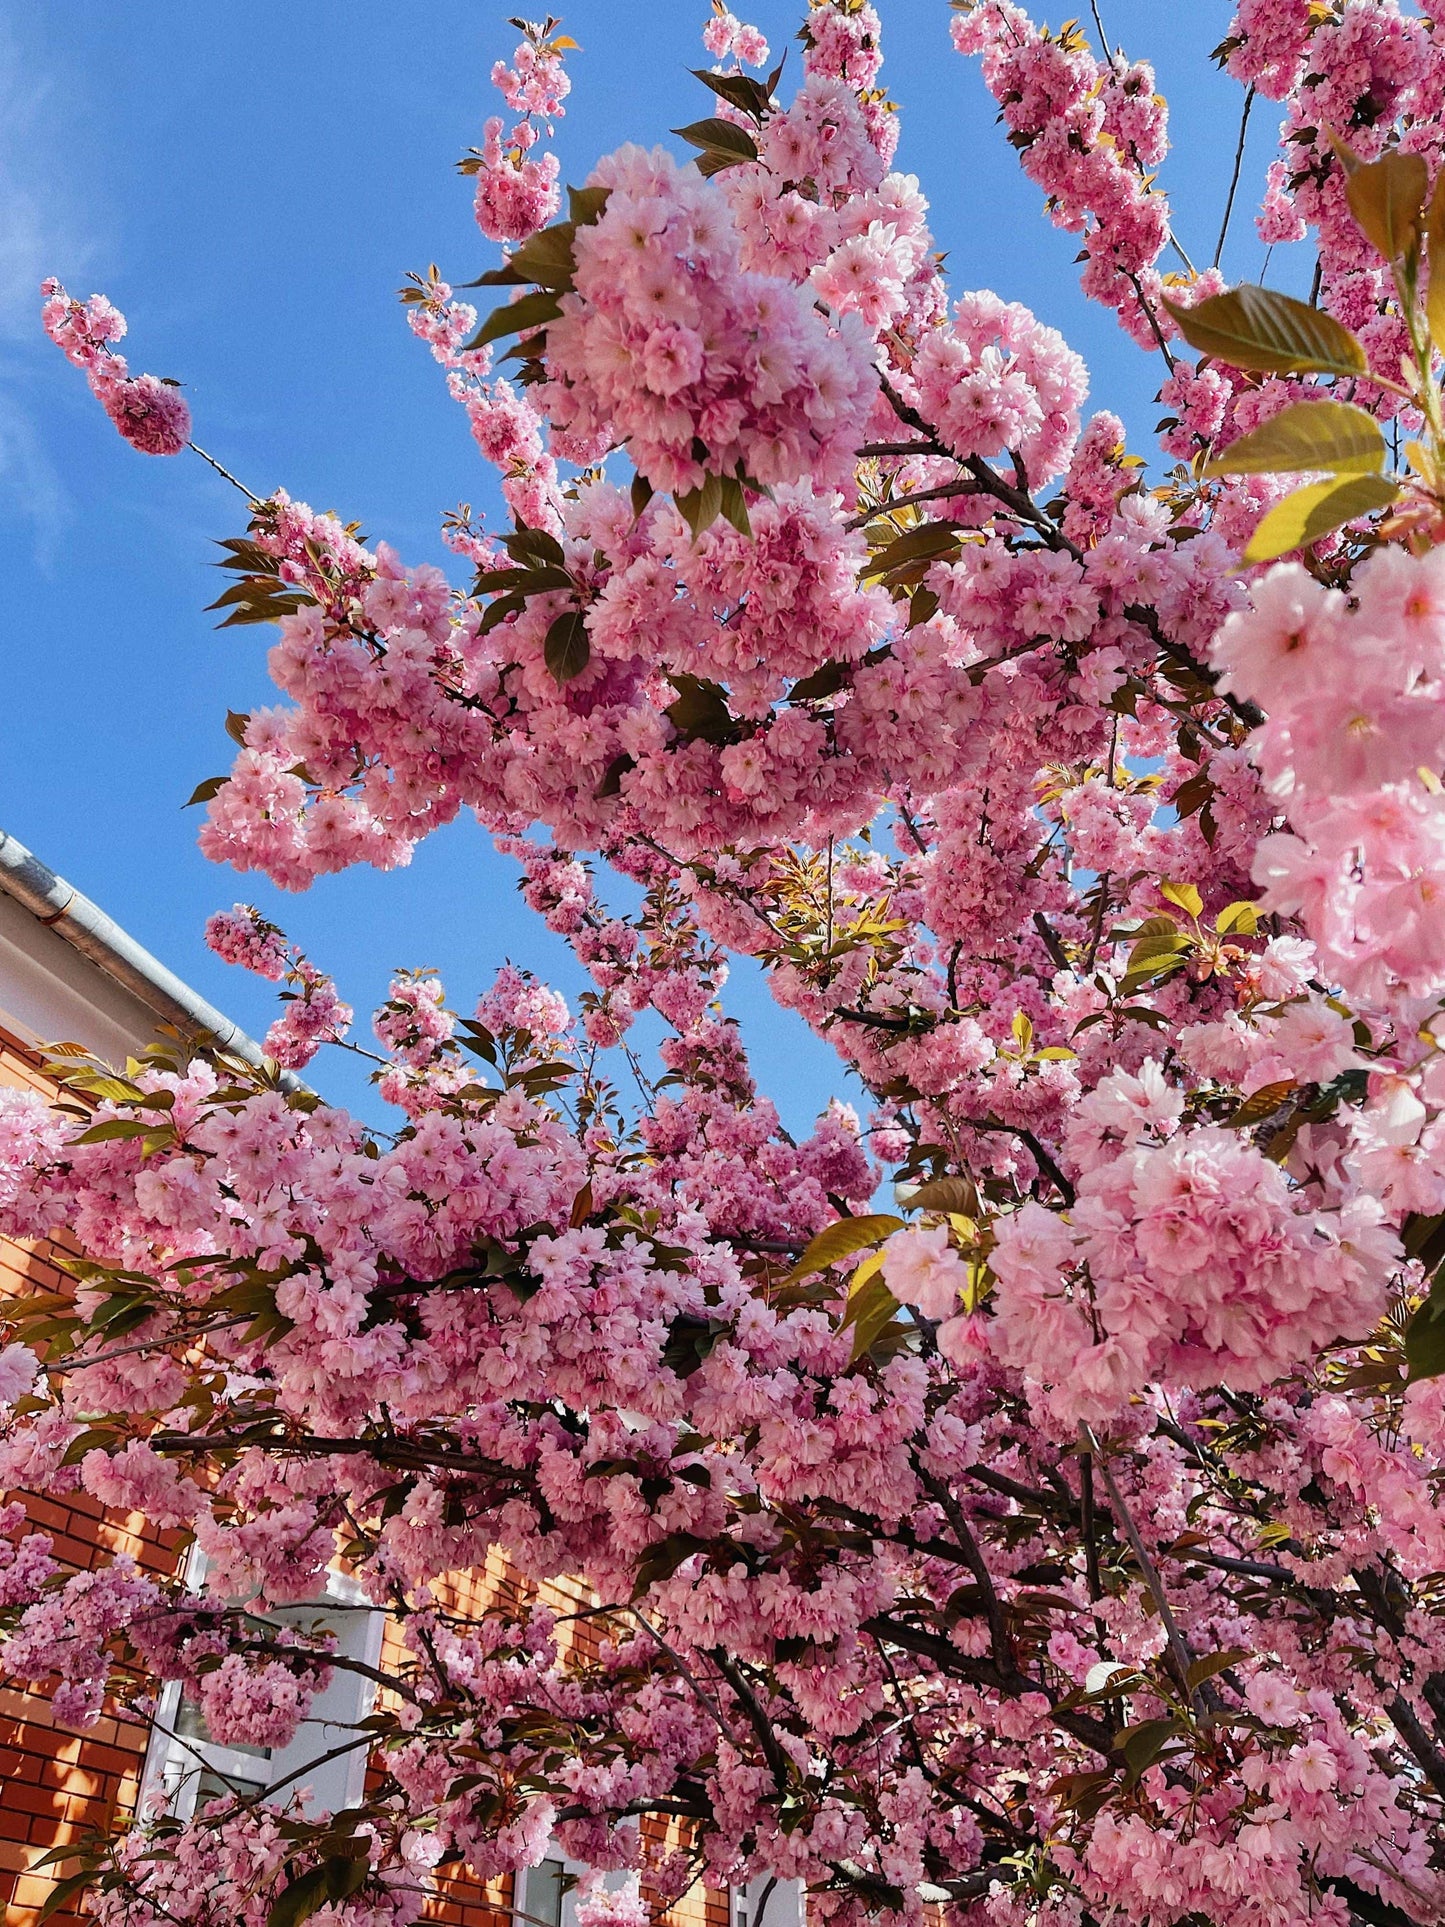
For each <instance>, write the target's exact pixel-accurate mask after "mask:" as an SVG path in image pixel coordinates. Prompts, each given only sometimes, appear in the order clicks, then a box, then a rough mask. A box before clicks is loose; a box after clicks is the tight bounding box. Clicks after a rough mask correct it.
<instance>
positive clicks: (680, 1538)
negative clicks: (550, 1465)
mask: <svg viewBox="0 0 1445 1927" xmlns="http://www.w3.org/2000/svg"><path fill="white" fill-rule="evenodd" d="M707 1543H708V1542H707V1540H706V1539H699V1538H698V1537H697V1535H696V1534H695V1533H692V1532H670V1533H668V1535H667V1537H666V1538H665V1539H659V1540H658V1542H657V1544H656V1545H655V1546H649V1547H648V1548H647V1551H646V1552H644V1553H643V1555H642V1557H641V1558H640V1559H639V1560H638V1562H637V1574H636V1580H635V1583H634V1585H633V1588H632V1597H633V1598H634V1599H641V1597H642V1595H643V1594H644V1593H645V1592H646V1591H647V1589H648V1587H649V1586H655V1585H656V1584H657V1583H658V1581H659V1580H662V1579H671V1577H672V1575H673V1574H674V1573H675V1572H676V1571H677V1569H678V1567H679V1566H680V1565H681V1564H682V1563H683V1561H684V1560H686V1559H690V1558H691V1557H692V1555H693V1554H694V1553H695V1552H702V1551H704V1550H705V1549H706V1547H707ZM271 1927H274V1923H272V1924H271Z"/></svg>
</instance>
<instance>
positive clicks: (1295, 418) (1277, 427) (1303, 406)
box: [1204, 401, 1388, 476]
mask: <svg viewBox="0 0 1445 1927" xmlns="http://www.w3.org/2000/svg"><path fill="white" fill-rule="evenodd" d="M1387 453H1388V450H1387V449H1386V446H1385V437H1384V434H1383V432H1382V431H1381V428H1380V424H1379V423H1378V422H1377V421H1376V420H1375V418H1374V416H1373V415H1367V414H1366V413H1365V411H1364V409H1363V408H1356V407H1355V405H1354V403H1353V402H1348V401H1296V402H1291V403H1290V405H1289V407H1288V408H1282V409H1281V410H1280V411H1279V413H1278V414H1277V415H1271V416H1270V418H1269V420H1268V421H1267V422H1261V423H1260V425H1259V427H1258V428H1254V429H1251V430H1250V432H1249V433H1248V434H1247V435H1241V436H1240V438H1239V440H1238V441H1237V442H1231V443H1230V444H1229V446H1228V448H1226V449H1225V450H1224V452H1223V454H1220V455H1216V456H1215V458H1214V460H1213V461H1212V462H1210V463H1209V464H1208V466H1207V467H1206V468H1205V471H1204V473H1205V474H1206V475H1209V476H1214V475H1283V474H1291V473H1296V472H1298V471H1299V470H1301V469H1311V468H1323V469H1327V470H1328V471H1329V472H1330V473H1331V474H1332V475H1357V474H1367V473H1372V474H1378V473H1379V471H1380V470H1381V469H1382V468H1383V467H1384V466H1385V456H1386V454H1387Z"/></svg>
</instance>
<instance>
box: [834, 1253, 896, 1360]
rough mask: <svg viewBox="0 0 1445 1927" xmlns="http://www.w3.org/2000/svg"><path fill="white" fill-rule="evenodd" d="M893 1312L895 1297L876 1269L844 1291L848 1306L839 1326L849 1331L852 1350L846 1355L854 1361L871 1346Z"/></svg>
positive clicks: (879, 1335) (887, 1324) (894, 1312)
mask: <svg viewBox="0 0 1445 1927" xmlns="http://www.w3.org/2000/svg"><path fill="white" fill-rule="evenodd" d="M860 1269H861V1268H860ZM897 1311H898V1300H897V1299H896V1298H895V1297H894V1296H893V1293H892V1292H891V1291H890V1290H889V1289H888V1287H887V1285H885V1284H884V1282H883V1279H882V1277H881V1275H880V1274H879V1273H878V1272H876V1271H873V1272H871V1273H870V1274H869V1276H868V1277H866V1278H865V1279H864V1280H863V1283H862V1284H861V1285H857V1286H855V1288H854V1289H853V1290H851V1291H850V1292H849V1293H848V1309H847V1311H846V1312H844V1314H843V1323H842V1327H841V1329H842V1330H843V1331H851V1332H852V1334H853V1349H852V1352H851V1353H850V1354H849V1356H850V1359H851V1360H852V1361H853V1362H854V1363H856V1362H857V1360H858V1359H860V1358H862V1356H863V1354H864V1353H865V1352H867V1351H869V1350H870V1349H871V1348H872V1346H873V1345H874V1344H875V1343H876V1341H877V1340H878V1339H879V1338H880V1337H881V1335H882V1334H883V1332H884V1331H885V1330H886V1329H887V1328H888V1326H889V1325H890V1324H891V1323H892V1321H893V1318H894V1316H895V1315H896V1313H897Z"/></svg>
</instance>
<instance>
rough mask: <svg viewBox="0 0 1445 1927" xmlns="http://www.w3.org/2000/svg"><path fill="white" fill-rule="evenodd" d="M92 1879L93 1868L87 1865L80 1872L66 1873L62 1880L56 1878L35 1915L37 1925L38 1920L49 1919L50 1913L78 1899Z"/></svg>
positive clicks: (55, 1912)
mask: <svg viewBox="0 0 1445 1927" xmlns="http://www.w3.org/2000/svg"><path fill="white" fill-rule="evenodd" d="M94 1879H95V1870H94V1868H92V1867H87V1868H86V1869H85V1870H84V1871H83V1872H82V1873H71V1874H67V1875H66V1876H65V1878H64V1880H57V1881H56V1883H55V1885H54V1886H53V1887H52V1888H51V1889H50V1892H49V1893H48V1894H47V1895H46V1896H45V1900H44V1903H43V1904H42V1906H41V1909H40V1912H39V1913H38V1914H37V1915H36V1921H37V1927H38V1923H39V1922H41V1921H46V1920H49V1919H50V1917H51V1915H52V1914H58V1913H59V1912H60V1910H61V1908H62V1907H68V1906H69V1905H70V1903H71V1901H72V1900H76V1899H78V1898H79V1896H80V1895H81V1894H83V1893H84V1892H85V1890H86V1888H87V1887H88V1886H89V1885H90V1884H91V1882H92V1881H93V1880H94Z"/></svg>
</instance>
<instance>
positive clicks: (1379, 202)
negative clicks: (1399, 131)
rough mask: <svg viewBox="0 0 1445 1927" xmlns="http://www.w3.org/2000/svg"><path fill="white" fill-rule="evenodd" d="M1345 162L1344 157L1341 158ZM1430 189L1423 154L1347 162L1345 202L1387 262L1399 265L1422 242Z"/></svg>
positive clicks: (1363, 231)
mask: <svg viewBox="0 0 1445 1927" xmlns="http://www.w3.org/2000/svg"><path fill="white" fill-rule="evenodd" d="M1341 159H1344V155H1343V154H1341ZM1429 187H1430V170H1429V168H1428V167H1427V166H1426V164H1425V157H1424V155H1423V154H1401V153H1400V152H1399V151H1398V150H1396V151H1395V152H1393V153H1389V154H1382V155H1381V156H1380V158H1379V160H1377V161H1368V162H1356V163H1355V164H1354V166H1353V167H1351V166H1350V165H1349V162H1348V161H1347V162H1346V179H1345V198H1346V200H1348V202H1349V204H1350V212H1351V214H1353V215H1354V217H1355V224H1356V226H1357V227H1358V228H1359V230H1360V232H1361V233H1362V234H1363V235H1364V236H1365V239H1366V240H1367V241H1370V242H1371V243H1373V245H1374V246H1375V247H1377V248H1378V249H1379V250H1380V252H1381V254H1383V255H1384V257H1385V259H1386V260H1387V261H1398V260H1400V259H1401V258H1402V257H1403V256H1405V255H1407V254H1409V253H1410V252H1411V250H1412V249H1413V248H1414V247H1415V246H1416V245H1417V244H1418V241H1419V234H1420V229H1419V221H1420V209H1421V208H1422V207H1423V206H1424V203H1425V196H1426V194H1427V192H1428V191H1429Z"/></svg>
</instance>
